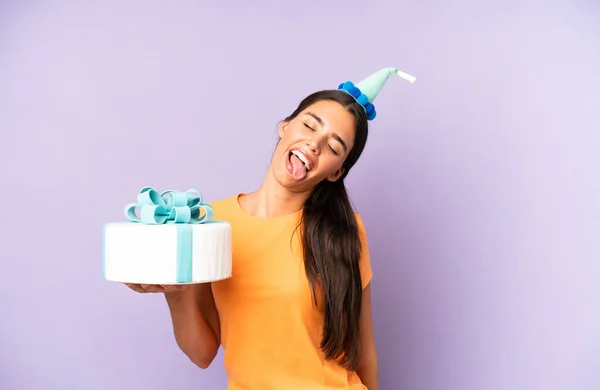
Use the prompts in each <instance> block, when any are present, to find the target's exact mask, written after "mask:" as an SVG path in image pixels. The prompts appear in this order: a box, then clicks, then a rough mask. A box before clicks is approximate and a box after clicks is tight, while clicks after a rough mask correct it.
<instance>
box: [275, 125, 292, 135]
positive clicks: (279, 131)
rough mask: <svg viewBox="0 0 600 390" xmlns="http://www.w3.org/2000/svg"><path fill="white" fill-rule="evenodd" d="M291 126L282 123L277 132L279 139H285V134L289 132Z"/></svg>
mask: <svg viewBox="0 0 600 390" xmlns="http://www.w3.org/2000/svg"><path fill="white" fill-rule="evenodd" d="M289 124H290V123H289V122H281V125H279V130H278V131H277V133H278V134H279V138H282V137H283V134H284V133H285V131H286V130H287V127H288V125H289Z"/></svg>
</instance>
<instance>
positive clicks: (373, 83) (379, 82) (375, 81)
mask: <svg viewBox="0 0 600 390" xmlns="http://www.w3.org/2000/svg"><path fill="white" fill-rule="evenodd" d="M392 74H397V75H398V76H400V77H401V78H403V79H404V80H406V81H408V82H409V83H411V84H412V83H414V82H415V80H416V78H415V77H414V76H411V75H409V74H407V73H404V72H402V71H401V70H398V69H396V68H384V69H381V70H378V71H377V72H375V73H373V74H372V75H370V76H368V77H367V78H365V79H363V80H361V81H360V82H358V83H356V84H354V83H353V82H352V81H346V82H345V83H342V84H340V85H339V87H338V89H339V90H342V91H344V92H347V93H349V94H350V95H351V96H352V97H354V99H355V100H356V101H357V102H358V103H359V104H360V105H361V106H362V107H363V108H364V109H365V112H366V113H367V119H368V120H370V121H372V120H373V119H375V116H376V115H377V112H376V111H375V105H374V104H373V101H374V100H375V98H376V97H377V95H378V94H379V92H380V91H381V89H382V88H383V86H384V85H385V83H386V82H387V80H388V78H389V77H390V76H391V75H392Z"/></svg>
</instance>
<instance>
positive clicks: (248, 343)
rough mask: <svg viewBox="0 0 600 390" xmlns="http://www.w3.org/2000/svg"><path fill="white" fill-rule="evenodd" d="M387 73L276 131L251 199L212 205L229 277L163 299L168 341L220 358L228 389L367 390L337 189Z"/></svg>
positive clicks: (347, 231) (345, 215) (359, 234)
mask: <svg viewBox="0 0 600 390" xmlns="http://www.w3.org/2000/svg"><path fill="white" fill-rule="evenodd" d="M392 73H397V74H399V75H400V76H401V77H403V78H405V79H406V80H408V81H410V82H412V81H414V78H411V76H408V75H406V74H404V73H402V72H399V71H397V70H396V69H393V68H387V69H383V70H381V71H379V72H376V73H375V74H373V75H371V76H370V77H368V78H367V79H365V80H363V81H362V82H361V83H358V84H357V85H354V84H353V83H351V82H346V83H344V84H342V85H340V87H339V88H338V90H328V91H320V92H317V93H314V94H312V95H310V96H308V97H307V98H305V99H304V100H303V101H302V102H301V103H300V105H299V106H298V107H297V109H296V110H295V111H294V112H293V113H292V114H291V115H290V116H289V117H287V118H286V119H285V120H283V121H282V123H281V124H280V126H279V141H278V143H277V147H276V149H275V152H274V154H273V157H272V160H271V164H270V167H269V170H268V172H267V174H266V176H265V178H264V181H263V183H262V185H261V186H260V188H259V189H258V190H256V191H255V192H252V193H248V194H238V195H235V196H232V197H230V198H227V199H224V200H220V201H216V202H214V203H212V206H213V208H214V211H215V219H220V220H226V221H228V222H229V223H230V224H231V226H232V232H233V255H234V259H233V267H234V268H233V277H232V278H230V279H227V280H224V281H220V282H215V283H210V284H209V283H206V284H197V285H190V286H187V287H185V288H181V287H178V286H153V285H128V286H129V287H130V288H131V289H133V290H135V291H137V292H163V293H164V295H165V297H166V300H167V304H168V306H169V310H170V313H171V318H172V322H173V329H174V333H175V338H176V340H177V343H178V345H179V347H180V348H181V350H182V351H183V352H184V353H185V354H186V355H187V356H188V357H189V358H190V360H191V361H192V362H194V363H195V364H196V365H198V366H199V367H201V368H207V367H208V366H209V365H210V364H211V362H212V361H213V359H214V357H215V355H216V354H217V350H218V348H219V346H220V345H223V347H224V349H225V367H226V370H227V372H228V375H229V387H228V388H229V389H249V390H270V389H285V390H296V389H302V390H312V389H334V388H335V389H343V388H345V389H365V388H367V389H368V390H377V389H378V379H377V352H376V347H375V341H374V337H373V327H372V318H371V293H370V281H371V277H372V272H371V264H370V258H369V250H368V247H367V240H366V233H365V229H364V226H363V223H362V221H361V219H360V217H359V215H358V214H357V213H355V212H354V211H353V209H352V206H351V204H350V201H349V199H348V195H347V193H346V188H345V185H344V178H345V177H346V176H347V175H348V173H349V171H350V169H351V168H352V166H353V165H354V164H355V163H356V162H357V160H358V158H359V157H360V155H361V153H362V151H363V148H364V147H365V143H366V141H367V134H368V120H370V119H373V118H374V117H375V110H374V106H373V100H374V98H375V96H376V95H377V94H378V92H379V90H380V89H381V88H382V87H383V85H384V84H385V82H386V81H387V78H388V77H389V75H390V74H392Z"/></svg>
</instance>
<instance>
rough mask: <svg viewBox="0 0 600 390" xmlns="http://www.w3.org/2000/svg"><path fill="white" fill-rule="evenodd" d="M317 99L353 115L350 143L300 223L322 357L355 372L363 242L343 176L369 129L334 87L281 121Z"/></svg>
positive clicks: (353, 103) (362, 115)
mask: <svg viewBox="0 0 600 390" xmlns="http://www.w3.org/2000/svg"><path fill="white" fill-rule="evenodd" d="M321 100H332V101H335V102H338V103H339V104H341V105H342V106H343V107H344V108H345V109H346V110H347V111H348V112H350V113H351V114H352V115H353V116H354V119H355V121H354V122H355V140H354V146H353V148H352V150H351V151H350V153H349V154H348V157H347V158H346V160H345V162H344V165H343V168H344V172H343V174H342V176H341V177H340V178H339V179H338V180H337V181H335V182H331V181H329V180H327V179H325V180H323V181H322V182H321V183H319V184H318V185H317V186H316V187H315V188H314V190H313V191H312V193H311V195H310V196H309V198H308V199H307V200H306V202H305V203H304V207H303V213H302V220H301V222H300V225H299V226H300V228H301V237H302V247H303V251H304V264H305V269H306V275H307V277H308V280H309V282H310V284H311V288H312V293H313V297H314V301H315V304H317V305H318V304H319V302H318V300H317V293H316V291H317V289H318V288H319V290H320V292H321V295H322V302H321V306H322V308H323V313H324V324H323V337H322V340H321V349H322V350H323V352H324V354H325V358H326V359H329V360H335V359H340V363H341V365H342V366H344V367H345V368H347V369H349V370H353V371H354V370H356V367H357V366H358V362H359V359H360V353H361V342H360V340H361V337H360V313H361V303H362V281H361V275H360V268H359V259H360V256H361V242H360V237H359V231H358V223H357V220H356V217H355V215H354V209H353V208H352V205H351V203H350V199H349V198H348V193H347V192H346V186H345V184H344V178H345V177H346V176H347V175H348V172H349V171H350V169H351V168H352V166H353V165H354V164H355V163H356V161H357V160H358V158H359V157H360V155H361V153H362V151H363V149H364V147H365V144H366V142H367V136H368V130H369V128H368V122H367V116H366V114H365V111H364V110H363V108H362V107H361V106H360V105H359V104H358V103H357V102H356V101H355V100H354V98H353V97H352V96H350V95H349V94H347V93H345V92H343V91H337V90H326V91H319V92H315V93H313V94H311V95H309V96H307V97H306V98H305V99H304V100H302V101H301V102H300V104H299V105H298V107H297V108H296V110H295V111H294V112H293V113H292V114H291V115H290V116H288V117H287V118H286V119H285V120H284V121H290V120H292V119H294V118H295V117H296V116H298V115H299V114H300V113H301V112H302V111H303V110H305V109H306V108H307V107H309V106H311V105H312V104H314V103H316V102H318V101H321Z"/></svg>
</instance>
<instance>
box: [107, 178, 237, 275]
mask: <svg viewBox="0 0 600 390" xmlns="http://www.w3.org/2000/svg"><path fill="white" fill-rule="evenodd" d="M190 193H192V194H194V195H193V196H190ZM186 197H187V198H186ZM150 198H152V201H151V200H150ZM138 201H139V203H135V204H129V205H127V206H126V208H125V214H126V216H127V217H128V218H129V219H130V221H127V222H110V223H107V224H105V225H104V230H103V275H104V278H105V279H107V280H109V281H114V282H121V283H136V284H189V283H204V282H212V281H218V280H222V279H226V278H229V277H231V269H232V250H231V225H230V224H229V223H227V222H225V221H213V220H211V219H212V208H211V207H210V206H209V205H205V204H202V203H201V197H200V195H199V194H198V193H197V191H195V190H189V191H187V192H185V193H176V192H174V191H165V192H163V193H162V194H158V193H157V192H156V190H154V189H153V188H151V187H145V188H143V189H142V191H140V194H139V195H138ZM135 208H141V209H142V213H141V214H142V218H141V219H139V218H137V215H135V213H134V212H133V211H134V209H135ZM199 209H203V210H204V211H205V215H204V216H203V217H202V218H199V215H200V213H199ZM190 210H191V212H190ZM194 215H195V217H194ZM194 218H195V219H194ZM175 221H177V222H175Z"/></svg>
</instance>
